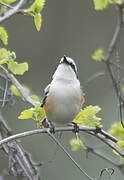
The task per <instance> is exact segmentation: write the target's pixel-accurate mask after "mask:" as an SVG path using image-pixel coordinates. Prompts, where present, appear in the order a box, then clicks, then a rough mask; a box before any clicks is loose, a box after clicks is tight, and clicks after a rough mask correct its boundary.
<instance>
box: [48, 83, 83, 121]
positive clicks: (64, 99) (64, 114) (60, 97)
mask: <svg viewBox="0 0 124 180" xmlns="http://www.w3.org/2000/svg"><path fill="white" fill-rule="evenodd" d="M62 81H63V80H59V81H56V82H52V83H51V88H50V94H51V96H52V97H53V98H54V103H53V106H54V107H53V109H54V113H52V117H50V120H51V121H53V122H55V123H57V124H66V123H69V122H71V121H72V120H73V119H74V118H75V116H76V115H77V113H78V112H79V111H80V109H81V106H82V104H81V90H80V83H79V81H78V80H77V82H62Z"/></svg>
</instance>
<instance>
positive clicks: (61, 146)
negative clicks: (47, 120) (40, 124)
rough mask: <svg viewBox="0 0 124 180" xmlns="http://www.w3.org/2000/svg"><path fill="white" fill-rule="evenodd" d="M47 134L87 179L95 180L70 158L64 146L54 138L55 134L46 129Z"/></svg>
mask: <svg viewBox="0 0 124 180" xmlns="http://www.w3.org/2000/svg"><path fill="white" fill-rule="evenodd" d="M47 134H48V135H49V136H50V137H51V138H52V140H53V141H54V142H55V143H56V144H57V145H58V146H59V147H60V148H61V149H62V150H63V151H64V153H65V154H66V155H67V156H68V158H69V159H70V160H71V161H72V162H73V163H74V164H75V166H76V167H77V168H78V169H79V170H80V171H81V173H83V174H84V175H85V176H86V177H87V178H88V179H90V180H95V179H94V178H92V177H90V176H89V175H88V174H87V173H86V172H85V171H84V170H83V169H82V168H81V167H80V166H79V164H78V163H77V162H76V161H75V160H74V159H73V158H72V156H71V155H70V154H69V153H68V151H67V150H66V149H65V148H64V146H63V145H62V144H61V143H60V142H59V141H58V140H57V139H56V138H55V136H54V135H53V134H52V133H50V130H49V129H48V130H47Z"/></svg>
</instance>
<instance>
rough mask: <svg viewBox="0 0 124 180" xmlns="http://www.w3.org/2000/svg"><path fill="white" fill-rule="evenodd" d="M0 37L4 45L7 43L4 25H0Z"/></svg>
mask: <svg viewBox="0 0 124 180" xmlns="http://www.w3.org/2000/svg"><path fill="white" fill-rule="evenodd" d="M0 39H1V41H2V42H3V44H4V45H7V44H8V34H7V31H6V30H5V28H4V27H0Z"/></svg>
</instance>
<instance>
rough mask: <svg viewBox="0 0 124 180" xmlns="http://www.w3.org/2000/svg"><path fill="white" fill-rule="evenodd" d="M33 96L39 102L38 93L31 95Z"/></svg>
mask: <svg viewBox="0 0 124 180" xmlns="http://www.w3.org/2000/svg"><path fill="white" fill-rule="evenodd" d="M31 98H32V99H33V100H35V101H37V102H40V99H39V97H38V96H37V95H35V94H33V95H31Z"/></svg>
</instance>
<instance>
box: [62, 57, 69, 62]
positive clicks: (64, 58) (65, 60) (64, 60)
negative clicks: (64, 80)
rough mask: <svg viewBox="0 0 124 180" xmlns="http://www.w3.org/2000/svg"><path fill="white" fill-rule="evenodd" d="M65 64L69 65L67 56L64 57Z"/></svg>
mask: <svg viewBox="0 0 124 180" xmlns="http://www.w3.org/2000/svg"><path fill="white" fill-rule="evenodd" d="M63 63H66V64H69V62H68V60H67V58H66V55H64V56H63Z"/></svg>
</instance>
